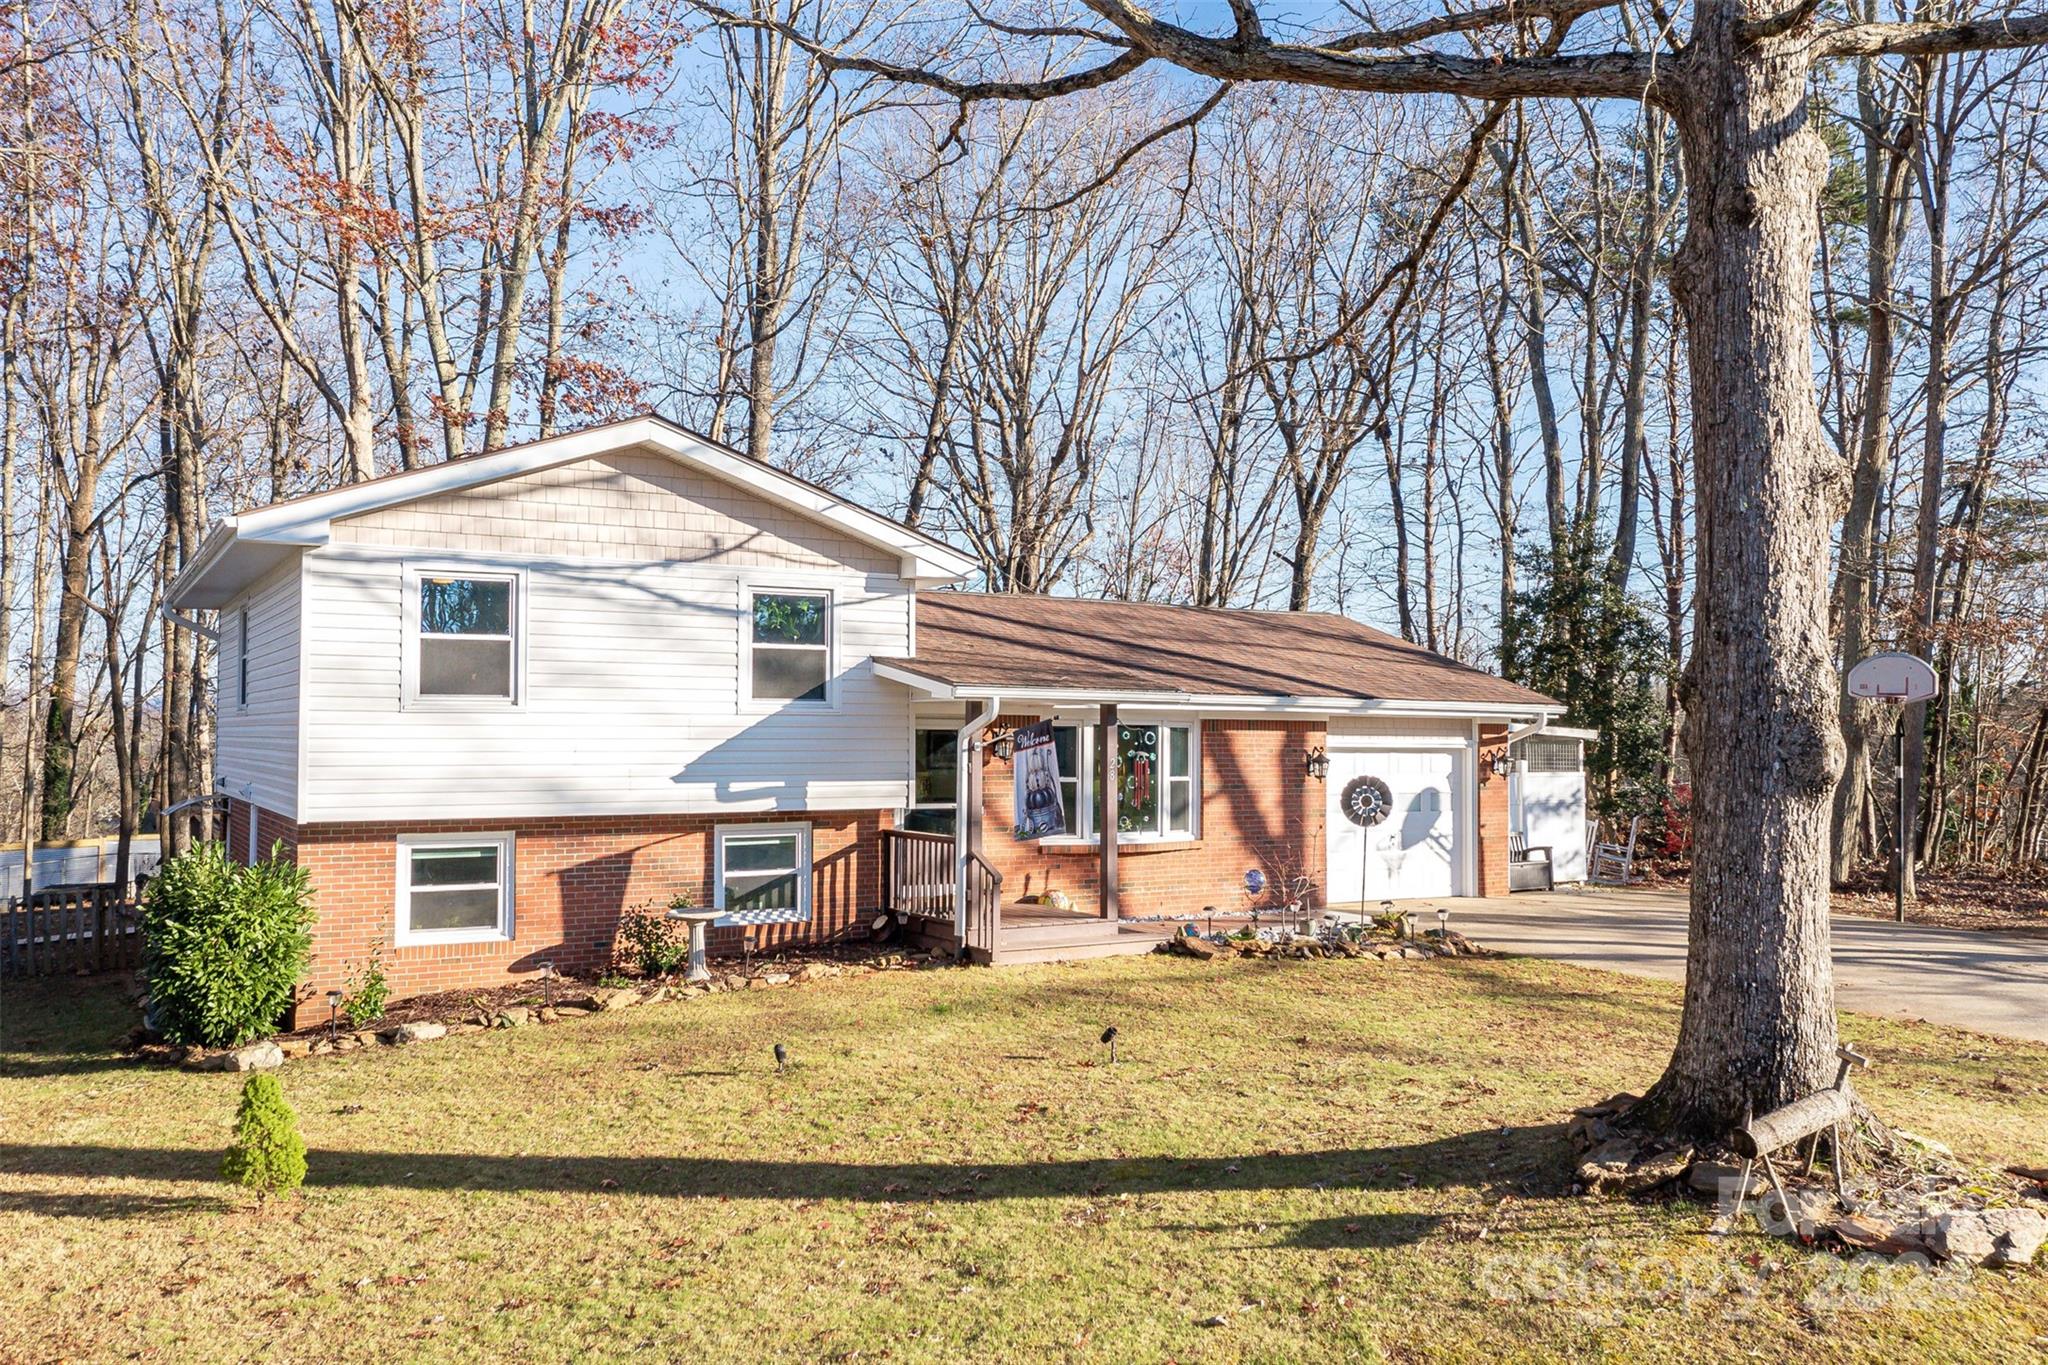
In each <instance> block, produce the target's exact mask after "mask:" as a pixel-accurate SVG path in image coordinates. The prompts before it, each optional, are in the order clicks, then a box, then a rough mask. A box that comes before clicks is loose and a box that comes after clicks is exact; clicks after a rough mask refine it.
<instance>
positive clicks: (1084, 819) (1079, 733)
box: [1052, 720, 1202, 843]
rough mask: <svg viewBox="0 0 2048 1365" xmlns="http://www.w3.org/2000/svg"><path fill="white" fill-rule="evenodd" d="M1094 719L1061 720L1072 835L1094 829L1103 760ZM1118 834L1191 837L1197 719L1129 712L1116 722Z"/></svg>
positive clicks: (1063, 791)
mask: <svg viewBox="0 0 2048 1365" xmlns="http://www.w3.org/2000/svg"><path fill="white" fill-rule="evenodd" d="M1095 730H1096V727H1095V726H1092V725H1055V726H1053V731H1052V738H1053V745H1054V751H1055V752H1056V753H1057V754H1058V755H1059V765H1060V804H1061V806H1063V807H1064V808H1065V810H1066V816H1067V821H1066V824H1067V830H1068V835H1067V837H1068V838H1073V839H1093V838H1095V836H1096V828H1095V824H1096V808H1097V806H1098V804H1099V802H1098V801H1097V798H1096V789H1097V786H1098V784H1100V782H1101V781H1102V765H1101V761H1100V758H1099V755H1098V754H1097V752H1096V747H1095ZM1116 745H1117V771H1118V776H1119V778H1120V779H1121V781H1120V787H1119V791H1118V793H1117V841H1118V842H1119V843H1140V842H1143V841H1145V840H1148V839H1149V840H1166V839H1192V838H1194V837H1196V835H1197V834H1198V833H1199V832H1200V828H1201V812H1202V780H1201V762H1202V730H1201V726H1200V725H1199V724H1198V723H1195V722H1191V721H1171V722H1162V721H1141V720H1126V721H1121V722H1120V723H1119V724H1118V725H1117V736H1116Z"/></svg>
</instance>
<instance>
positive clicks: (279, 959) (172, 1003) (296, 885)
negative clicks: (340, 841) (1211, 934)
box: [142, 844, 313, 1047]
mask: <svg viewBox="0 0 2048 1365" xmlns="http://www.w3.org/2000/svg"><path fill="white" fill-rule="evenodd" d="M283 852H284V850H283V848H282V846H281V845H280V846H274V847H273V848H272V849H271V853H270V857H269V858H268V859H267V860H265V861H263V862H259V863H257V864H256V865H255V866H253V867H244V866H242V865H241V864H240V863H237V862H235V861H234V860H233V859H231V858H230V857H228V853H227V849H226V848H225V847H224V846H222V845H220V844H200V845H198V846H197V847H195V848H192V849H189V850H187V851H186V852H184V853H181V854H179V855H178V856H177V857H175V858H173V859H171V860H170V861H169V862H166V863H165V864H163V866H162V867H161V868H159V869H158V871H157V875H156V878H155V879H154V880H153V881H151V883H150V885H149V891H148V894H147V895H146V896H145V897H144V898H143V903H142V972H143V977H144V979H145V980H147V982H148V983H149V1001H150V1013H151V1018H152V1020H153V1022H154V1025H155V1027H156V1028H157V1029H158V1030H160V1031H161V1032H162V1033H163V1035H164V1036H165V1037H166V1038H169V1039H170V1040H171V1041H173V1042H178V1043H197V1044H200V1045H202V1046H205V1047H233V1046H235V1045H236V1044H239V1043H246V1042H248V1041H249V1040H250V1039H251V1038H255V1037H258V1036H259V1035H261V1034H264V1033H267V1032H269V1031H271V1030H272V1029H274V1028H275V1027H276V1026H277V1024H278V1021H279V1020H280V1019H281V1018H282V1017H283V1015H284V1012H285V1010H286V1009H287V1008H288V1007H289V1006H290V1005H291V1003H292V996H293V993H294V991H295V990H296V989H297V987H298V984H299V981H300V979H301V978H302V977H304V976H305V974H306V958H307V955H308V953H309V952H310V951H311V949H312V942H313V939H312V932H311V930H312V924H313V908H312V905H311V904H310V901H311V897H312V882H311V880H310V879H309V878H308V877H307V875H306V873H305V870H304V869H303V868H300V867H298V866H296V865H294V864H292V863H289V862H286V861H285V860H284V857H283Z"/></svg>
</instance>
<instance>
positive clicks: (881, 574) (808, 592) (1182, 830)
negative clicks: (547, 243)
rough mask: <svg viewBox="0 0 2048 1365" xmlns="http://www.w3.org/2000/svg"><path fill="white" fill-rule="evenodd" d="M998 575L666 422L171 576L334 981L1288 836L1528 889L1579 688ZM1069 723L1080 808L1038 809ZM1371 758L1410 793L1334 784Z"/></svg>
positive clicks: (317, 986)
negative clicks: (1527, 802)
mask: <svg viewBox="0 0 2048 1365" xmlns="http://www.w3.org/2000/svg"><path fill="white" fill-rule="evenodd" d="M974 571H975V564H974V562H973V561H972V560H971V559H970V558H969V557H968V556H966V555H964V554H962V553H961V552H959V551H958V550H956V549H954V548H952V547H950V546H948V545H946V544H943V543H942V542H940V541H938V540H935V539H933V538H932V537H930V536H928V535H926V534H923V533H921V532H919V531H917V530H915V529H913V528H911V527H908V526H905V525H902V524H900V523H898V522H896V521H893V520H890V519H889V518H886V517H883V516H879V515H877V514H875V513H873V512H870V511H867V510H865V509H863V508H860V507H858V506H855V505H853V504H851V503H849V502H847V501H845V500H844V499H842V498H839V497H837V496H835V495H833V494H831V493H828V492H826V491H824V490H822V489H819V488H817V487H814V486H812V485H810V484H807V483H804V482H803V481H801V480H798V479H796V478H793V477H791V476H789V475H787V474H784V473H781V472H779V471H777V470H775V469H773V468H771V467H769V466H767V465H764V464H761V463H758V462H755V461H753V460H750V459H748V458H746V457H745V456H743V455H740V454H738V453H737V452H734V451H732V450H729V449H726V448H724V447H721V446H719V445H717V444H715V443H712V442H709V441H706V440H704V439H702V438H699V437H696V436H693V435H691V434H690V433H688V432H686V431H684V430H682V429H681V428H678V427H676V426H674V425H672V424H670V423H668V422H665V421H663V420H661V419H659V418H654V417H647V418H638V419H633V420H630V421H625V422H619V423H613V424H610V425H606V426H600V427H595V428H591V429H588V430H585V431H581V432H576V433H572V434H569V435H564V436H558V437H554V438H551V439H548V440H543V441H538V442H534V443H532V444H528V445H523V446H517V447H513V448H509V449H504V450H500V451H496V452H493V453H491V454H488V455H481V456H474V457H470V458H467V459H462V460H457V461H451V462H449V463H446V464H441V465H435V466H432V467H429V468H424V469H418V470H413V471H410V472H406V473H401V474H395V475H391V476H388V477H385V478H381V479H376V480H371V481H369V482H365V483H360V484H353V485H349V486H347V487H344V488H339V489H335V490H333V491H331V492H326V493H319V494H314V495H311V496H308V497H303V498H298V499H293V500H291V501H287V502H281V503H277V504H273V505H271V506H268V507H263V508H259V509H255V510H253V511H247V512H243V513H240V514H238V515H236V516H234V517H231V518H229V519H227V520H226V521H225V522H223V523H222V524H221V525H220V526H219V527H218V528H217V529H216V530H215V532H214V533H213V535H212V536H211V537H210V538H209V540H208V541H207V543H206V544H205V546H204V547H203V548H202V550H201V551H200V553H199V554H198V555H197V556H196V557H195V559H194V561H193V563H192V564H191V565H190V567H189V568H187V569H186V571H185V572H184V573H183V574H182V575H180V577H179V578H178V580H177V582H176V583H175V584H174V585H173V588H172V593H171V605H172V607H173V608H174V609H175V610H178V611H181V612H196V611H213V612H216V613H217V614H218V615H217V618H216V619H217V622H218V626H217V629H218V633H219V643H218V660H219V674H218V696H217V699H216V700H217V706H218V734H219V743H218V756H217V773H218V778H217V781H218V787H219V789H220V792H221V794H222V796H223V797H224V799H225V800H226V802H227V803H228V809H229V812H230V817H229V825H228V838H229V840H230V842H231V847H233V848H234V849H235V851H236V852H237V853H238V854H244V855H249V854H255V853H267V852H268V851H269V850H270V849H271V848H272V847H273V846H275V845H279V844H281V845H282V846H283V847H284V848H285V850H286V851H287V853H288V854H289V855H290V856H292V857H294V858H296V860H297V861H298V862H299V863H300V864H301V865H302V866H304V867H306V868H307V869H308V870H309V872H310V873H311V877H312V881H313V885H314V888H315V891H316V894H317V897H318V909H319V923H318V927H317V930H316V935H315V961H314V965H313V976H312V979H311V980H309V982H308V983H307V988H308V995H309V996H310V995H312V994H314V993H317V992H319V991H324V990H325V989H326V988H328V987H329V986H331V985H335V984H338V983H339V981H340V980H341V978H342V975H343V973H344V971H345V964H346V963H347V962H349V961H350V960H353V959H360V958H361V957H363V956H364V955H365V954H366V953H367V952H368V951H369V949H370V947H371V946H372V945H373V944H376V945H381V946H382V951H383V956H384V961H385V965H386V970H387V972H388V973H389V974H390V977H391V980H392V985H393V987H394V989H395V990H396V991H397V992H398V993H399V994H401V995H404V994H414V993H420V992H426V991H435V990H443V989H452V988H457V987H465V986H478V985H487V984H497V983H501V982H503V981H505V980H507V979H508V978H509V977H511V976H515V975H518V974H523V973H528V972H533V971H537V970H538V969H539V966H540V964H541V963H543V962H552V963H553V964H554V965H555V966H556V968H557V969H559V970H562V971H576V970H593V969H596V968H598V967H600V966H602V965H603V964H604V963H605V962H606V961H607V960H609V958H610V957H611V954H612V951H613V946H614V945H613V940H614V936H615V933H616V929H617V925H618V921H619V917H620V915H621V914H622V913H623V912H624V911H625V910H627V909H628V908H631V907H634V906H640V905H647V906H656V907H663V906H666V905H667V904H668V903H669V901H670V900H671V899H672V898H673V897H675V896H677V895H679V894H681V895H687V896H689V897H691V898H693V899H695V900H696V901H697V903H699V904H702V905H708V906H714V907H717V908H719V909H721V910H723V911H725V912H726V919H725V921H724V922H725V924H726V925H727V926H728V927H727V929H726V931H725V936H724V942H725V944H726V945H728V946H730V945H734V944H736V943H737V942H738V935H739V934H740V933H742V932H744V933H748V934H752V935H754V936H755V939H756V941H757V942H758V943H760V944H761V945H763V946H768V945H772V944H775V943H780V942H789V941H798V940H807V939H811V940H815V939H825V938H831V937H835V936H839V935H844V934H847V933H853V932H864V931H865V930H866V928H867V925H868V923H869V921H870V920H871V918H872V917H873V915H874V914H875V912H877V911H878V910H883V909H898V910H902V911H905V912H906V913H909V914H913V915H919V916H923V917H926V918H929V919H931V920H933V921H934V922H935V927H936V928H938V929H940V930H941V931H943V932H944V933H949V934H951V935H952V936H953V938H954V939H955V941H966V942H968V943H969V944H970V946H972V945H973V944H974V943H975V942H977V939H978V937H979V938H984V939H985V938H987V937H988V935H989V934H991V933H993V932H995V927H996V925H997V924H998V923H999V921H1000V916H1001V907H1002V906H1004V905H1006V904H1009V903H1011V902H1012V901H1014V899H1015V898H1017V897H1021V896H1024V895H1027V894H1034V893H1038V892H1043V891H1050V890H1061V891H1065V892H1067V893H1068V895H1069V897H1070V898H1071V899H1072V900H1073V901H1074V902H1075V903H1076V905H1077V906H1080V907H1082V913H1083V914H1084V915H1086V916H1087V917H1089V918H1092V919H1094V920H1096V921H1098V922H1101V923H1102V924H1106V925H1107V927H1106V928H1103V927H1100V926H1099V925H1091V926H1088V932H1087V933H1085V934H1079V936H1078V937H1077V938H1076V942H1077V943H1079V942H1080V940H1081V939H1084V938H1088V937H1089V935H1091V934H1092V935H1094V936H1096V937H1098V938H1099V937H1100V936H1102V935H1103V934H1105V933H1107V934H1111V935H1113V934H1114V933H1115V932H1116V924H1115V920H1116V918H1117V915H1118V913H1119V910H1121V912H1122V913H1124V914H1130V913H1134V912H1140V911H1142V912H1143V913H1154V912H1165V911H1172V910H1187V911H1194V910H1199V909H1200V908H1201V907H1202V905H1203V904H1210V903H1215V902H1217V901H1219V900H1228V901H1229V903H1230V904H1231V905H1232V906H1233V908H1234V907H1235V906H1237V905H1239V904H1241V903H1242V902H1243V901H1244V899H1245V893H1244V892H1243V891H1242V890H1241V889H1239V888H1240V886H1241V884H1242V883H1243V881H1244V875H1245V873H1246V872H1247V871H1248V870H1251V869H1255V868H1263V869H1265V870H1266V873H1267V875H1268V876H1269V877H1271V878H1272V879H1274V881H1275V884H1276V886H1277V885H1280V884H1281V883H1284V884H1285V887H1287V888H1296V889H1298V888H1299V887H1300V886H1303V885H1306V886H1308V887H1310V888H1312V889H1311V890H1310V891H1309V892H1308V894H1309V895H1310V896H1311V897H1312V898H1316V899H1349V900H1357V899H1360V898H1363V897H1373V898H1377V897H1379V896H1380V895H1383V894H1398V895H1407V894H1416V895H1476V894H1487V893H1491V892H1496V891H1499V890H1502V889H1504V888H1505V873H1504V865H1505V864H1504V859H1505V857H1506V830H1505V811H1506V784H1505V783H1502V782H1494V781H1492V780H1491V779H1492V776H1493V769H1494V768H1495V767H1498V766H1499V764H1497V763H1496V762H1495V761H1494V756H1495V755H1496V754H1497V753H1499V752H1501V751H1502V750H1503V748H1504V745H1505V743H1506V742H1507V741H1508V740H1510V739H1512V738H1514V737H1516V736H1517V735H1519V734H1522V733H1527V732H1528V731H1530V730H1531V729H1532V728H1534V727H1535V726H1537V725H1540V724H1541V723H1543V722H1544V721H1545V720H1546V719H1548V718H1550V717H1552V716H1555V715H1556V714H1557V713H1558V710H1559V708H1558V707H1557V706H1556V705H1555V704H1554V703H1552V702H1550V701H1548V699H1546V698H1542V697H1539V696H1537V695H1535V694H1533V693H1530V692H1528V691H1526V690H1525V689H1522V688H1519V687H1515V686H1513V685H1511V684H1508V683H1505V682H1502V681H1501V680H1499V679H1497V678H1494V677H1491V676H1490V675H1487V674H1485V673H1482V672H1478V671H1476V670H1473V669H1470V668H1466V667H1463V666H1461V665H1459V664H1456V663H1454V662H1452V661H1450V660H1447V659H1442V658H1439V657H1438V656H1435V655H1431V654H1428V653H1427V652H1426V651H1423V650H1420V649H1418V648H1417V647H1415V646H1413V645H1409V644H1406V643H1404V642H1401V641H1399V640H1395V639H1393V638H1392V637H1388V636H1385V635H1382V634H1381V633H1379V632H1376V631H1371V630H1369V629H1368V628H1366V627H1363V626H1359V625H1357V624H1356V623H1353V622H1349V621H1345V620H1344V619H1343V618H1339V617H1330V616H1320V615H1311V614H1285V613H1263V612H1222V611H1201V612H1198V611H1194V610H1191V609H1186V608H1171V607H1141V606H1132V605H1130V604H1122V603H1106V602H1105V603H1083V602H1075V601H1072V600H1069V599H1048V598H1030V597H988V596H979V595H972V594H960V593H954V592H940V591H939V590H941V589H948V588H951V587H952V586H953V585H956V584H958V583H959V582H961V581H962V580H964V579H966V578H967V577H968V576H969V575H971V574H972V573H973V572H974ZM921 600H922V602H923V608H922V609H921V608H920V601H921ZM1038 718H1051V719H1053V720H1054V721H1056V722H1057V723H1058V726H1059V728H1058V734H1059V738H1060V749H1061V754H1062V775H1063V782H1062V784H1061V794H1060V799H1061V801H1062V804H1063V813H1064V816H1065V819H1064V822H1063V823H1064V826H1065V829H1064V832H1063V833H1062V834H1060V835H1058V836H1055V837H1051V838H1047V839H1039V840H1032V841H1028V842H1026V841H1020V840H1014V839H1011V838H1010V837H1009V836H1008V835H1007V833H1005V831H1007V830H1008V829H1009V828H1010V825H1011V817H1012V812H1011V810H1010V790H1009V781H1008V773H1009V770H1008V767H1007V763H1008V757H1009V750H1008V744H1007V736H1008V735H1009V734H1010V733H1011V732H1012V731H1013V730H1014V729H1015V727H1016V726H1017V725H1019V724H1022V723H1026V722H1029V721H1031V720H1033V719H1038ZM962 753H965V754H968V755H969V756H970V761H969V762H967V763H965V764H962V763H960V762H959V759H958V755H960V754H962ZM1084 755H1085V756H1087V760H1088V761H1084ZM1105 758H1106V759H1107V762H1108V767H1107V768H1106V769H1105V767H1104V760H1105ZM1105 771H1107V772H1110V773H1112V774H1116V775H1117V776H1115V777H1113V778H1112V779H1110V780H1107V781H1105V780H1104V779H1103V778H1102V776H1101V775H1102V773H1103V772H1105ZM1368 772H1369V773H1371V774H1375V775H1380V776H1382V777H1383V779H1384V781H1383V783H1382V785H1383V787H1384V788H1385V789H1386V790H1387V791H1388V792H1389V794H1390V796H1391V797H1392V799H1393V802H1394V804H1395V805H1396V806H1397V807H1398V810H1397V811H1396V819H1395V821H1394V822H1393V827H1392V828H1391V829H1389V830H1384V831H1381V830H1379V829H1377V828H1359V827H1356V826H1353V825H1352V824H1350V823H1349V822H1348V821H1347V820H1345V819H1343V818H1342V812H1341V811H1339V810H1338V809H1337V807H1336V804H1335V803H1336V802H1337V800H1338V796H1339V793H1340V789H1341V788H1342V787H1343V785H1344V784H1345V783H1346V782H1347V781H1348V780H1349V779H1350V778H1351V777H1353V776H1357V775H1361V774H1367V773H1368ZM1125 779H1130V780H1125ZM1139 787H1142V788H1143V790H1138V789H1137V788H1139ZM1333 821H1334V823H1332V822H1333ZM1112 826H1113V827H1114V828H1115V829H1116V830H1117V835H1116V837H1115V838H1113V839H1111V840H1109V841H1107V846H1106V847H1105V843H1104V841H1103V840H1102V839H1101V838H1100V836H1099V833H1098V831H1099V830H1100V829H1103V828H1109V827H1112ZM1340 827H1341V828H1340ZM1352 831H1355V833H1351V832H1352ZM1326 833H1328V835H1329V837H1326ZM1376 841H1377V842H1376ZM1382 846H1384V847H1382ZM1376 849H1380V850H1381V851H1380V852H1375V850H1376ZM1387 849H1391V850H1393V851H1392V852H1391V853H1387V852H1386V850H1387ZM984 909H985V910H986V911H987V914H986V915H985V916H983V917H982V918H980V919H977V918H976V916H977V914H979V913H980V912H981V911H982V910H984ZM1054 937H1055V938H1057V937H1058V936H1057V935H1055V936H1054ZM1041 938H1044V936H1043V935H1041ZM1048 941H1049V940H1048ZM980 946H982V947H983V948H984V949H989V950H992V949H993V947H994V944H993V942H992V941H990V942H985V943H981V944H980ZM1053 946H1058V945H1057V944H1054V945H1053Z"/></svg>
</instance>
